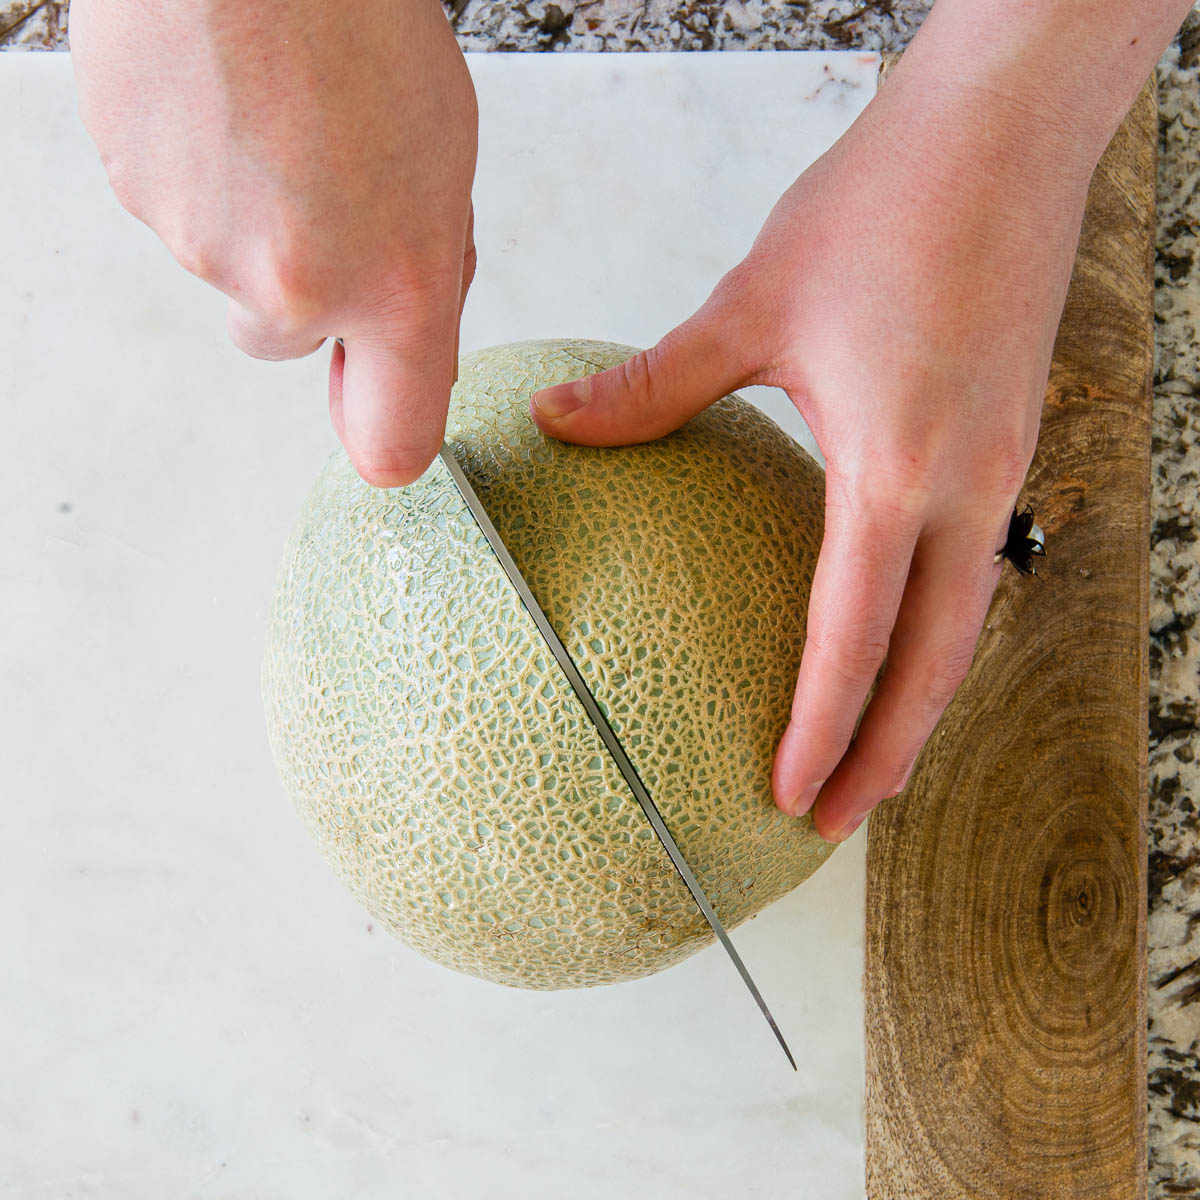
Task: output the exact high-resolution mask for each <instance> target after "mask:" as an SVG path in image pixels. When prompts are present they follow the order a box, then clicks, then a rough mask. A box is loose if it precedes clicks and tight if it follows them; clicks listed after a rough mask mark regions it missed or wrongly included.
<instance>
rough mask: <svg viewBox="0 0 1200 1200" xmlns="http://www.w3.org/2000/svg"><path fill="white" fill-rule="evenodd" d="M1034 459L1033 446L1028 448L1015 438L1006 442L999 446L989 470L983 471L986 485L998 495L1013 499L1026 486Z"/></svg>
mask: <svg viewBox="0 0 1200 1200" xmlns="http://www.w3.org/2000/svg"><path fill="white" fill-rule="evenodd" d="M1032 461H1033V449H1032V448H1029V449H1026V447H1025V446H1023V445H1022V444H1021V443H1020V442H1017V441H1015V440H1014V441H1011V442H1006V443H1004V444H1003V445H1001V446H1000V447H998V448H997V450H996V452H995V454H994V455H993V457H992V459H991V461H990V463H989V465H988V468H987V470H986V471H985V472H983V473H982V474H983V476H984V480H985V483H984V486H985V487H986V488H987V489H988V490H989V491H991V492H993V493H995V494H996V495H997V496H998V497H1002V498H1004V499H1005V500H1012V499H1013V498H1014V497H1015V496H1016V495H1017V494H1018V493H1019V492H1020V490H1021V488H1022V487H1023V486H1024V483H1025V477H1026V476H1027V475H1028V474H1029V464H1030V463H1031V462H1032Z"/></svg>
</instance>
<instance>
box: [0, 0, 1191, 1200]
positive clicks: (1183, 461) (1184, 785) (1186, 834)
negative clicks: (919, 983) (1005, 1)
mask: <svg viewBox="0 0 1200 1200" xmlns="http://www.w3.org/2000/svg"><path fill="white" fill-rule="evenodd" d="M444 6H445V8H446V12H447V14H448V16H449V17H450V20H451V21H452V23H453V25H454V27H455V29H456V30H457V33H458V37H459V43H460V45H461V46H462V48H463V49H464V50H473V51H483V50H510V51H511V50H532V51H554V52H562V51H576V50H582V51H597V50H617V51H624V50H646V51H654V50H722V49H737V50H760V49H761V50H772V49H778V50H829V49H867V50H897V49H901V48H903V46H904V45H905V44H906V43H907V42H908V41H909V39H910V38H911V37H912V35H913V34H914V33H915V32H916V29H917V27H918V26H919V25H920V23H921V20H922V18H923V17H924V15H925V13H926V12H927V11H928V9H929V4H928V3H926V2H924V0H861V2H857V0H715V2H714V0H671V2H667V0H644V2H638V0H559V2H558V3H544V2H542V0H523V2H521V3H500V2H495V0H444ZM66 11H67V5H66V3H65V2H62V0H43V2H42V3H37V2H36V0H18V2H16V3H13V2H12V0H8V2H4V0H0V48H25V49H65V48H66V44H67V38H66V25H67V20H66ZM1157 82H1158V101H1159V114H1160V115H1159V168H1158V247H1157V264H1156V329H1157V354H1156V368H1155V376H1154V442H1153V451H1152V455H1153V457H1152V476H1153V478H1152V498H1151V505H1152V510H1151V517H1152V535H1151V564H1150V565H1151V593H1150V633H1151V641H1150V729H1149V738H1150V742H1149V752H1150V822H1149V846H1150V871H1149V930H1148V942H1149V997H1148V1011H1149V1048H1150V1056H1149V1064H1148V1070H1149V1096H1150V1196H1151V1197H1152V1198H1155V1200H1157V1198H1158V1197H1162V1198H1164V1200H1165V1198H1166V1197H1182V1196H1195V1197H1200V1066H1198V1059H1200V812H1198V811H1197V801H1196V796H1197V784H1198V783H1200V764H1197V762H1196V761H1195V739H1194V734H1195V731H1196V727H1197V721H1198V719H1200V678H1198V667H1200V642H1198V641H1197V640H1194V639H1193V636H1192V631H1193V626H1194V625H1195V623H1196V619H1197V614H1198V612H1200V539H1198V535H1197V530H1196V526H1195V520H1196V512H1197V507H1198V505H1197V487H1198V486H1200V347H1198V344H1197V334H1198V331H1200V261H1198V259H1200V5H1198V6H1197V10H1194V11H1193V13H1192V15H1191V16H1190V17H1189V19H1188V21H1187V22H1185V24H1184V27H1183V29H1182V30H1181V31H1180V32H1179V34H1178V35H1177V36H1176V38H1175V39H1174V41H1173V42H1172V44H1171V46H1170V47H1169V48H1168V50H1167V51H1166V53H1165V54H1164V55H1163V57H1162V60H1161V61H1160V63H1159V66H1158V72H1157Z"/></svg>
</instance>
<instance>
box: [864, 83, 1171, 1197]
mask: <svg viewBox="0 0 1200 1200" xmlns="http://www.w3.org/2000/svg"><path fill="white" fill-rule="evenodd" d="M885 86H886V85H885ZM1156 131H1157V111H1156V105H1155V98H1154V92H1153V89H1152V85H1150V84H1148V85H1147V86H1146V88H1145V89H1143V91H1142V93H1141V95H1140V96H1139V98H1138V100H1137V103H1136V104H1135V105H1134V107H1133V110H1132V111H1131V113H1130V115H1129V116H1128V117H1127V119H1126V121H1125V123H1124V124H1123V125H1122V126H1121V129H1120V131H1119V132H1118V133H1117V135H1116V137H1115V138H1114V139H1113V141H1112V143H1111V145H1110V146H1109V147H1108V151H1107V153H1106V154H1105V155H1104V158H1103V160H1102V161H1101V163H1100V166H1099V168H1098V170H1097V171H1096V174H1095V177H1094V178H1093V180H1092V185H1091V191H1090V193H1089V196H1088V204H1087V213H1086V216H1085V219H1084V224H1083V234H1082V238H1081V241H1080V245H1079V252H1078V257H1077V260H1076V264H1075V270H1074V275H1073V276H1072V280H1071V288H1070V293H1069V295H1068V298H1067V304H1066V309H1065V312H1064V314H1063V318H1062V324H1061V326H1060V328H1059V331H1058V339H1057V342H1056V345H1055V352H1054V364H1053V367H1052V369H1051V372H1050V380H1049V386H1048V389H1047V392H1046V403H1045V408H1044V412H1043V417H1042V425H1041V435H1040V442H1039V447H1038V451H1037V455H1036V457H1035V458H1034V461H1033V465H1032V467H1031V469H1030V472H1029V476H1028V480H1027V483H1026V486H1025V489H1024V491H1023V492H1022V501H1023V502H1024V501H1028V502H1029V503H1030V504H1031V505H1032V506H1033V509H1034V512H1035V513H1036V515H1037V518H1038V521H1039V523H1040V524H1041V525H1042V527H1043V528H1044V530H1045V533H1046V552H1047V559H1046V560H1045V563H1044V565H1042V564H1040V563H1039V578H1038V579H1029V578H1020V577H1018V576H1017V574H1016V573H1015V572H1014V571H1011V570H1006V571H1005V573H1004V576H1003V578H1002V581H1001V583H1000V586H999V588H998V589H997V591H996V594H995V596H994V598H993V602H992V606H991V611H990V613H989V615H988V619H987V622H986V625H985V628H984V631H983V634H982V636H981V639H980V643H979V647H978V651H977V655H976V659H975V663H974V665H973V667H972V669H971V672H970V675H969V676H968V677H967V679H966V681H965V682H964V684H963V685H962V687H961V688H960V690H959V692H958V694H957V696H956V697H955V699H954V702H953V704H952V705H951V710H952V711H951V710H948V711H947V715H946V719H945V721H944V722H943V728H944V729H946V730H953V731H954V732H953V735H951V734H949V733H947V734H945V735H943V734H942V733H941V731H940V729H939V730H938V731H935V733H934V735H933V737H932V738H931V739H930V741H929V743H928V744H927V746H926V748H925V750H924V752H923V753H922V756H921V758H920V760H919V762H918V766H917V768H916V770H915V771H914V773H913V776H912V781H911V783H910V784H909V787H908V789H907V792H906V793H905V795H904V796H903V797H902V798H901V799H898V800H895V801H885V802H884V803H883V805H882V806H881V807H880V808H879V809H878V810H877V812H876V813H875V814H874V815H873V816H872V817H871V821H870V827H869V833H868V841H867V905H866V973H865V987H866V996H865V1020H866V1064H867V1193H868V1196H869V1197H870V1198H871V1200H897V1198H899V1197H903V1198H905V1200H917V1198H921V1200H924V1198H926V1197H928V1198H929V1200H960V1198H961V1200H967V1198H968V1197H969V1198H970V1200H990V1198H992V1197H995V1198H996V1200H1031V1198H1038V1200H1041V1198H1043V1197H1045V1198H1050V1197H1064V1198H1065V1197H1070V1198H1071V1200H1091V1198H1093V1197H1094V1198H1095V1200H1126V1198H1128V1200H1133V1198H1135V1197H1136V1198H1137V1200H1145V1195H1146V1168H1145V1164H1146V1006H1145V990H1146V751H1147V744H1146V729H1147V724H1146V703H1147V679H1148V661H1147V654H1148V632H1147V619H1148V588H1149V583H1148V579H1149V545H1150V527H1149V526H1150V522H1149V488H1150V404H1151V391H1150V387H1151V373H1152V368H1153V361H1154V328H1153V311H1154V310H1153V301H1154V292H1153V254H1154V195H1155V147H1156Z"/></svg>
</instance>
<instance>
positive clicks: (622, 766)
mask: <svg viewBox="0 0 1200 1200" xmlns="http://www.w3.org/2000/svg"><path fill="white" fill-rule="evenodd" d="M438 457H439V458H441V460H442V462H443V464H444V465H445V467H446V470H447V471H449V473H450V478H451V479H452V480H453V481H454V483H455V486H456V487H457V488H458V490H459V492H460V493H461V494H462V498H463V500H464V501H465V502H466V505H467V508H468V509H469V510H470V513H471V515H472V516H473V517H474V518H475V523H476V524H477V525H478V526H479V528H480V529H481V530H482V531H483V535H484V537H485V538H487V541H488V545H490V546H491V548H492V551H493V552H494V553H495V555H496V558H497V559H499V561H500V565H501V566H502V567H503V568H504V573H505V574H506V575H507V576H508V578H509V582H510V583H511V584H512V585H513V587H514V588H515V589H516V591H517V595H518V596H520V597H521V603H522V604H524V605H525V607H526V609H527V610H528V611H529V615H530V616H531V617H532V618H533V621H534V624H535V625H536V626H537V627H538V631H539V632H540V633H541V635H542V637H543V639H544V640H545V642H546V644H547V646H549V648H550V651H551V652H552V653H553V655H554V657H555V658H556V659H557V660H558V665H559V666H560V667H561V668H562V669H563V673H564V674H565V675H566V677H567V681H568V682H569V683H570V685H571V687H572V689H573V690H574V692H575V694H576V695H577V696H578V697H579V700H580V702H581V703H582V704H583V707H584V709H585V710H586V712H587V715H588V716H589V717H590V718H591V721H592V724H593V725H595V727H596V731H597V732H598V733H599V734H600V737H601V739H602V740H603V742H604V745H605V746H606V747H607V749H608V752H609V754H610V755H612V758H613V761H614V762H615V763H616V765H617V768H618V770H619V771H620V772H621V775H622V776H623V778H624V780H625V782H626V784H628V786H629V790H630V791H631V792H633V794H634V796H635V797H636V798H637V802H638V803H639V804H640V805H641V806H642V811H643V812H645V814H646V817H647V818H648V819H649V821H650V824H651V826H652V827H653V829H654V832H655V833H656V834H658V839H659V841H660V842H662V844H663V846H664V847H665V849H666V851H667V854H668V855H669V856H670V859H671V862H672V863H673V864H674V865H675V870H676V871H678V872H679V875H680V878H681V879H682V880H683V882H684V883H685V884H686V885H687V889H688V891H689V892H691V894H692V898H693V899H694V900H695V901H696V904H697V906H698V907H699V909H700V911H701V912H702V913H703V914H704V919H705V920H706V921H707V922H708V923H709V925H711V926H712V931H713V933H715V934H716V935H717V940H718V941H719V942H720V943H721V945H722V946H724V947H725V952H726V953H727V954H728V955H729V957H730V958H731V959H732V960H733V965H734V966H735V967H737V970H738V974H739V975H741V977H742V980H743V982H744V983H745V984H746V987H748V988H749V989H750V994H751V995H752V996H753V997H754V1001H755V1003H756V1004H757V1005H758V1007H759V1010H760V1011H761V1012H762V1015H763V1016H764V1017H766V1019H767V1024H768V1025H770V1026H771V1031H772V1032H773V1033H774V1034H775V1038H776V1040H777V1041H778V1042H779V1044H780V1046H782V1047H783V1052H784V1054H786V1055H787V1060H788V1062H789V1063H791V1065H792V1070H793V1071H794V1070H796V1069H797V1068H796V1060H795V1059H794V1058H793V1057H792V1052H791V1051H790V1050H789V1049H788V1044H787V1042H786V1041H784V1039H783V1034H782V1033H780V1032H779V1026H778V1025H776V1024H775V1018H774V1017H772V1016H771V1010H770V1009H769V1008H767V1005H766V1002H765V1001H764V1000H763V998H762V994H761V993H760V992H759V990H758V988H757V987H756V986H755V983H754V980H753V979H751V977H750V972H749V971H747V970H746V966H745V964H744V963H743V962H742V960H741V957H740V956H739V954H738V952H737V950H735V949H734V946H733V943H732V942H731V941H730V940H729V934H728V933H726V932H725V927H724V926H723V925H722V924H721V921H720V919H719V918H718V916H717V914H716V913H715V912H714V911H713V906H712V905H711V904H710V903H709V900H708V897H707V896H706V895H705V894H704V889H703V888H702V887H701V886H700V883H699V881H698V880H697V879H696V876H695V875H693V874H692V870H691V868H690V867H689V866H688V865H687V862H686V860H685V859H684V857H683V854H682V853H681V852H680V850H679V847H678V846H677V845H676V844H675V839H674V838H673V837H672V836H671V831H670V830H669V829H668V828H667V825H666V822H665V821H664V820H663V819H662V815H661V814H660V813H659V811H658V808H657V807H656V806H655V803H654V801H653V800H652V799H651V798H650V793H649V792H648V791H647V790H646V787H645V784H643V783H642V780H641V778H640V776H639V775H638V773H637V771H636V770H635V769H634V766H633V763H631V762H630V761H629V756H628V755H627V754H626V753H625V750H624V748H623V747H622V745H621V743H620V741H619V740H618V738H617V735H616V734H615V733H614V732H613V729H612V726H611V725H609V723H608V720H607V718H606V717H605V716H604V713H603V712H601V711H600V706H599V704H597V703H596V698H595V697H594V696H593V695H592V693H591V690H590V689H589V688H588V686H587V684H586V683H584V681H583V676H582V675H581V674H580V673H579V669H578V668H577V667H576V666H575V663H574V662H573V661H572V659H571V656H570V654H568V653H567V648H566V647H565V646H564V645H563V644H562V641H561V639H560V638H559V636H558V634H557V633H555V632H554V627H553V626H552V625H551V624H550V621H549V619H548V618H547V616H546V614H545V613H544V612H543V611H542V606H541V605H540V604H538V602H537V600H536V598H535V597H534V594H533V592H532V591H531V590H530V587H529V584H528V583H526V581H525V577H524V576H523V575H522V574H521V571H520V569H519V568H518V566H517V564H516V563H515V562H514V561H513V557H512V555H511V554H509V552H508V547H506V546H505V544H504V540H503V539H502V538H501V537H500V534H499V533H497V531H496V527H495V526H494V525H493V524H492V521H491V518H490V517H489V516H488V514H487V509H485V508H484V506H483V502H482V501H481V500H480V499H479V496H478V495H477V493H476V491H475V488H474V487H473V486H472V484H471V481H470V480H469V479H468V478H467V476H466V474H465V472H464V471H463V469H462V467H461V466H460V465H459V463H458V460H457V459H456V458H455V457H454V452H453V451H452V450H451V449H450V446H449V443H446V442H443V443H442V448H441V450H440V451H439V452H438Z"/></svg>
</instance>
